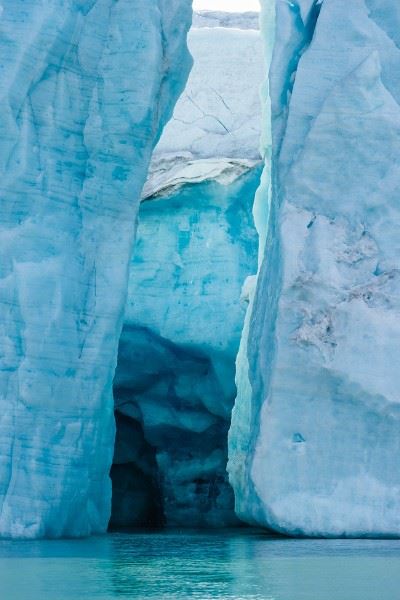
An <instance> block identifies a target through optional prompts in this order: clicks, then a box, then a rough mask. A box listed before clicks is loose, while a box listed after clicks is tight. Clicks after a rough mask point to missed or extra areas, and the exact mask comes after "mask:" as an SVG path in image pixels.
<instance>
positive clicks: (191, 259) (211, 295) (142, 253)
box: [113, 167, 261, 527]
mask: <svg viewBox="0 0 400 600" xmlns="http://www.w3.org/2000/svg"><path fill="white" fill-rule="evenodd" d="M260 170H261V167H259V168H258V169H253V170H252V171H250V172H249V173H247V174H245V175H242V176H241V177H240V178H239V179H237V180H236V181H235V182H234V183H232V184H230V185H228V186H227V185H222V184H220V183H218V182H215V181H211V182H204V183H201V184H198V185H186V186H184V187H183V188H181V189H180V190H179V191H177V192H176V193H175V194H171V195H169V196H167V197H161V198H155V199H152V200H150V201H146V202H144V203H142V206H141V210H140V220H139V228H138V237H137V242H136V246H135V257H134V262H133V264H132V267H131V272H130V280H129V298H128V304H127V310H126V316H125V325H124V329H123V333H122V338H121V343H120V352H119V360H118V368H117V374H116V381H115V398H116V408H117V411H118V412H117V414H118V413H122V414H123V415H125V416H126V417H128V419H126V421H129V418H130V421H131V427H132V430H129V429H128V428H126V429H125V431H124V432H123V433H121V434H120V437H119V439H118V440H117V442H118V443H117V446H116V456H115V458H114V463H115V464H114V467H113V469H114V470H115V469H116V464H118V465H120V466H119V470H120V471H122V470H123V469H125V471H126V472H127V473H129V472H131V471H132V469H131V464H129V463H132V462H133V463H134V465H133V467H134V471H135V473H137V465H138V464H139V463H140V462H143V458H144V454H147V455H149V456H150V454H151V453H149V452H147V453H146V452H144V451H143V447H140V448H138V449H136V447H133V448H131V451H130V452H131V454H130V456H131V457H133V459H132V458H125V457H123V458H121V457H120V456H119V454H120V451H119V448H120V446H124V447H129V445H131V446H135V443H132V442H133V440H134V434H133V430H134V429H135V427H137V423H140V424H141V426H142V428H143V432H144V438H145V440H146V442H147V443H148V444H149V445H150V446H151V448H153V452H155V454H156V460H157V468H158V480H159V482H160V485H161V487H160V503H161V504H162V505H163V515H164V520H165V522H166V524H167V525H179V526H192V527H193V526H200V527H202V526H228V525H233V524H235V523H236V518H235V516H234V512H233V494H232V490H231V488H230V486H229V485H228V482H227V475H226V460H227V431H228V427H229V421H230V413H231V409H232V405H233V400H234V398H235V394H236V390H235V356H236V353H237V349H238V345H239V340H240V333H241V328H242V323H243V317H244V312H245V304H244V303H243V302H241V301H240V294H241V287H242V284H243V282H244V280H245V278H246V276H247V275H249V274H251V273H253V272H254V271H255V269H256V262H257V235H256V231H255V228H254V225H253V219H252V214H251V208H252V203H253V199H254V193H255V190H256V188H257V186H258V184H259V178H260ZM123 465H125V467H123ZM142 471H143V469H142ZM146 477H147V475H146ZM113 481H114V485H117V486H119V485H120V484H119V477H118V473H115V474H114V473H113ZM152 485H153V484H152ZM146 490H148V478H147V479H146V478H145V477H144V476H142V474H139V475H137V476H136V479H135V480H132V485H131V487H130V490H129V494H125V497H123V495H122V496H121V503H125V504H128V503H129V502H130V500H129V496H130V497H131V498H132V499H133V498H134V497H135V494H139V493H140V494H144V495H145V494H146V493H147V491H146ZM127 496H128V497H127ZM120 512H121V511H120V510H119V508H118V506H117V504H116V505H115V514H116V515H118V513H120ZM158 516H159V515H158V513H154V512H153V511H150V513H149V512H141V511H140V510H139V509H138V507H137V505H136V504H135V503H134V502H131V515H130V518H129V519H127V520H126V521H125V525H133V524H137V523H141V524H143V523H147V522H149V520H150V521H151V520H152V519H153V520H155V522H157V518H158ZM153 522H154V521H153Z"/></svg>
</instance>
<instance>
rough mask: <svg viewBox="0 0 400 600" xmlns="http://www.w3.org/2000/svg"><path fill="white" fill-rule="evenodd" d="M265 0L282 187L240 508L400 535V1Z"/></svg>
mask: <svg viewBox="0 0 400 600" xmlns="http://www.w3.org/2000/svg"><path fill="white" fill-rule="evenodd" d="M264 4H265V11H266V15H267V12H268V14H269V16H270V18H275V29H276V31H275V35H276V44H275V49H274V56H273V60H272V67H271V71H270V95H271V102H272V133H273V157H272V196H271V210H270V215H269V223H268V234H267V241H266V248H265V258H264V261H263V264H262V268H261V271H260V275H259V280H258V286H257V292H256V297H255V302H254V308H253V311H252V314H251V318H250V319H249V327H248V345H247V352H246V353H244V354H243V355H242V356H241V362H240V364H239V371H238V380H239V388H240V392H239V396H238V399H237V404H236V409H235V413H234V420H233V425H232V429H231V434H230V453H231V458H230V473H231V482H232V484H233V485H234V488H235V494H236V499H237V509H238V513H239V514H240V516H242V517H243V518H245V519H246V520H248V521H250V522H257V523H259V524H262V525H266V526H269V527H272V528H273V529H275V530H278V531H281V532H285V533H289V534H306V535H322V536H342V535H348V536H383V535H394V536H398V535H400V469H399V466H398V459H397V456H398V454H399V451H400V436H399V431H400V376H399V373H400V358H399V357H400V354H399V351H398V348H399V344H400V306H399V293H400V279H399V273H400V264H399V256H400V248H399V234H398V230H399V226H400V213H399V208H398V207H399V198H398V189H399V182H400V172H399V167H398V156H399V152H400V141H399V140H400V135H399V134H400V108H399V104H400V79H399V76H398V72H399V65H400V49H399V48H400V37H399V33H398V32H399V31H400V9H399V8H398V6H397V4H396V3H394V2H392V1H391V0H379V1H377V0H353V1H352V2H351V3H349V2H348V1H347V0H324V1H322V2H321V1H318V2H316V1H314V2H313V1H311V0H293V2H290V3H289V2H286V1H283V0H282V1H281V0H277V1H276V2H271V1H269V0H268V1H267V0H266V1H265V2H264ZM274 8H275V9H276V14H275V17H274V16H273V13H274ZM264 196H265V198H266V197H267V190H266V189H265V190H264ZM246 382H247V383H249V384H250V385H247V384H246Z"/></svg>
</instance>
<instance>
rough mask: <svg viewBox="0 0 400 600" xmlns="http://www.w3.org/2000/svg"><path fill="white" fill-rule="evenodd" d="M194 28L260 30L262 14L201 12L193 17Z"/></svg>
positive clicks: (249, 12)
mask: <svg viewBox="0 0 400 600" xmlns="http://www.w3.org/2000/svg"><path fill="white" fill-rule="evenodd" d="M193 27H195V28H196V29H197V28H200V27H226V28H229V29H255V30H259V29H260V13H258V12H255V11H254V12H253V11H247V12H243V13H230V12H223V11H213V10H201V11H198V12H196V13H194V15H193Z"/></svg>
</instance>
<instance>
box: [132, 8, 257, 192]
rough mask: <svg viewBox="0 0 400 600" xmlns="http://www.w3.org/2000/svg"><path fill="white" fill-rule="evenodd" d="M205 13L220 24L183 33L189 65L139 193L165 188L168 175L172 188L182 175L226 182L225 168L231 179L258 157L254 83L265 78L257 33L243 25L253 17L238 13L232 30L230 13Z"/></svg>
mask: <svg viewBox="0 0 400 600" xmlns="http://www.w3.org/2000/svg"><path fill="white" fill-rule="evenodd" d="M210 14H211V15H213V19H214V22H215V20H217V21H219V23H220V26H215V24H214V25H213V26H212V27H208V26H204V24H203V25H201V26H200V27H196V26H194V27H192V29H191V31H190V33H189V39H188V43H189V49H190V51H191V53H192V55H193V57H194V65H193V69H192V72H191V75H190V77H189V81H188V84H187V86H186V89H185V91H184V92H183V94H182V96H181V98H180V100H179V101H178V103H177V105H176V108H175V112H174V116H173V118H172V119H171V121H170V122H169V124H168V125H167V127H166V128H165V129H164V132H163V135H162V137H161V140H160V142H159V144H158V146H157V147H156V149H155V151H154V155H153V161H152V165H151V168H150V175H149V179H148V181H147V184H146V186H145V189H144V193H143V196H144V197H147V198H148V197H150V196H152V195H153V194H157V193H159V192H160V191H161V189H164V190H166V189H168V187H169V183H168V173H170V174H171V185H172V184H173V183H172V182H174V184H173V185H174V186H175V185H176V182H177V181H180V182H181V183H182V182H183V180H184V179H185V177H186V176H187V175H188V173H190V177H189V180H190V181H202V180H205V179H211V178H212V179H218V178H219V177H221V178H222V180H223V181H230V180H231V178H230V177H227V171H229V170H230V169H231V170H232V176H233V177H234V178H235V176H239V175H240V174H241V173H242V172H243V168H242V167H245V170H246V169H248V168H250V166H249V165H250V164H254V162H255V161H259V160H261V156H260V151H259V146H260V135H261V123H262V116H261V101H260V87H261V84H262V81H263V80H264V78H265V67H264V58H263V43H262V38H261V34H260V32H259V31H258V30H256V29H250V28H248V27H245V25H246V24H249V23H251V22H253V23H255V20H254V18H253V17H251V18H250V17H249V16H244V17H243V19H242V22H241V28H239V26H238V25H237V24H238V23H239V21H237V24H236V25H235V27H234V28H232V26H231V24H232V23H233V22H234V21H232V20H230V15H227V14H226V13H225V16H223V13H216V12H213V13H210ZM250 14H253V15H254V13H250ZM221 15H222V16H221ZM214 16H215V18H214ZM256 16H257V18H258V15H256ZM251 19H253V20H251ZM195 23H196V21H195ZM222 24H224V26H221V25H222ZM210 160H211V163H210ZM218 161H219V163H220V169H218V168H217V162H218ZM241 161H242V162H243V165H242V166H239V163H240V162H241ZM188 165H189V166H190V169H188V168H187V166H188ZM181 168H183V169H184V172H182V173H180V169H181ZM218 173H219V175H218ZM235 173H236V175H235ZM221 182H222V181H221Z"/></svg>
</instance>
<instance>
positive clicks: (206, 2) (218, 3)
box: [193, 0, 260, 12]
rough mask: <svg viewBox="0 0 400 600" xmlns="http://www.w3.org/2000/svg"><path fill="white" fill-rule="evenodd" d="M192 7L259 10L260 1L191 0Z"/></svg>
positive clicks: (238, 10)
mask: <svg viewBox="0 0 400 600" xmlns="http://www.w3.org/2000/svg"><path fill="white" fill-rule="evenodd" d="M193 9H194V10H226V11H229V12H243V11H246V10H260V2H259V0H193Z"/></svg>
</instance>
